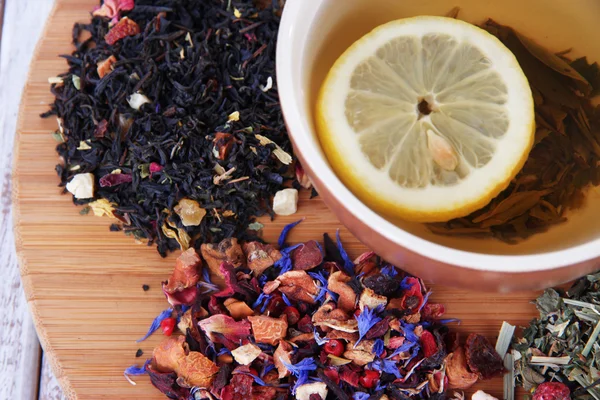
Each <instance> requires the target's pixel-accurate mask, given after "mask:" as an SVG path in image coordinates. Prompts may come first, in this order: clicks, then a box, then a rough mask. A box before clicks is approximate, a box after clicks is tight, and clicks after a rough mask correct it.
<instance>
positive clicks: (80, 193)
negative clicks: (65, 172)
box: [67, 172, 94, 199]
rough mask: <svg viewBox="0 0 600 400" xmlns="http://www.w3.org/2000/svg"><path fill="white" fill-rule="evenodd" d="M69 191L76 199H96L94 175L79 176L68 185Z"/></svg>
mask: <svg viewBox="0 0 600 400" xmlns="http://www.w3.org/2000/svg"><path fill="white" fill-rule="evenodd" d="M67 190H68V191H69V192H71V193H72V194H73V196H75V198H76V199H90V198H92V197H94V174H92V173H89V172H88V173H85V174H77V175H75V176H74V177H73V179H71V181H70V182H69V183H67Z"/></svg>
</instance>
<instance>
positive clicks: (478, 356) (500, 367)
mask: <svg viewBox="0 0 600 400" xmlns="http://www.w3.org/2000/svg"><path fill="white" fill-rule="evenodd" d="M465 352H466V355H467V364H468V365H469V369H470V370H471V371H473V372H474V373H477V374H479V376H480V377H481V379H491V378H493V377H494V376H496V375H499V374H501V373H502V372H503V371H504V364H503V362H502V358H500V355H499V354H498V353H497V352H496V349H495V348H494V346H492V344H491V343H490V342H489V341H488V340H487V339H486V338H485V337H484V336H482V335H478V334H475V333H472V334H470V335H469V336H468V337H467V342H466V344H465Z"/></svg>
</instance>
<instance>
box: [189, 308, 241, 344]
mask: <svg viewBox="0 0 600 400" xmlns="http://www.w3.org/2000/svg"><path fill="white" fill-rule="evenodd" d="M198 326H199V327H200V329H202V330H203V331H204V333H206V335H207V336H208V337H209V338H210V339H211V340H213V341H214V340H215V339H214V337H215V336H214V334H216V333H220V334H222V335H224V336H225V337H226V338H228V339H229V340H231V341H234V342H237V341H238V340H240V339H245V338H247V337H248V336H250V324H249V323H248V321H239V322H237V321H236V320H234V319H233V318H231V317H230V316H227V315H223V314H217V315H212V316H210V317H208V318H206V319H203V320H202V321H200V322H198Z"/></svg>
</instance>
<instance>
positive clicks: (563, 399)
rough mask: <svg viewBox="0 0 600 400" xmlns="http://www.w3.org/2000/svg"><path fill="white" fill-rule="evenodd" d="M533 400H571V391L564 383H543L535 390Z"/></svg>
mask: <svg viewBox="0 0 600 400" xmlns="http://www.w3.org/2000/svg"><path fill="white" fill-rule="evenodd" d="M533 400H571V391H570V390H569V387H568V386H567V385H565V384H564V383H561V382H544V383H542V384H541V385H539V386H538V387H537V388H536V389H535V393H534V394H533Z"/></svg>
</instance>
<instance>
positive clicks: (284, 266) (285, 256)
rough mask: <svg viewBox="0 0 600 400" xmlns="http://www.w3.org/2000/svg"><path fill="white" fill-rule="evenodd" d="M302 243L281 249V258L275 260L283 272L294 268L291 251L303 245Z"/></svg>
mask: <svg viewBox="0 0 600 400" xmlns="http://www.w3.org/2000/svg"><path fill="white" fill-rule="evenodd" d="M301 245H302V243H300V244H297V245H295V246H291V247H286V248H285V249H282V250H281V258H280V259H279V260H277V262H275V267H277V268H279V269H280V271H281V272H280V273H281V274H285V273H286V272H288V271H291V270H292V267H293V265H292V259H291V258H290V253H291V252H292V251H294V250H295V249H297V248H298V247H299V246H301Z"/></svg>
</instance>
